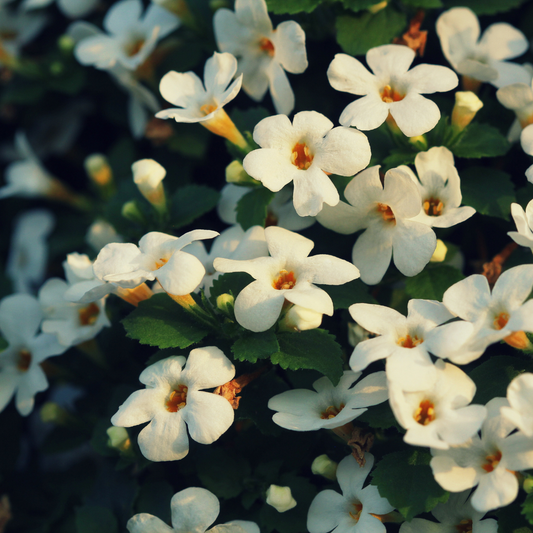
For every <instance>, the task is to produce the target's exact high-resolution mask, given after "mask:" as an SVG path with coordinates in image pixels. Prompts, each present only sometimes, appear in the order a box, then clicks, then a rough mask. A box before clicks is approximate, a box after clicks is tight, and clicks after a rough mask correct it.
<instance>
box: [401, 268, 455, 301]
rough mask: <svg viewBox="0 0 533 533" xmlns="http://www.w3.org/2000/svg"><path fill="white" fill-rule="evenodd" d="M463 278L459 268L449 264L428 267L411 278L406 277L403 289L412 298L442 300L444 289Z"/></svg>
mask: <svg viewBox="0 0 533 533" xmlns="http://www.w3.org/2000/svg"><path fill="white" fill-rule="evenodd" d="M462 279H464V276H463V275H462V274H461V272H460V271H459V270H457V269H456V268H454V267H452V266H449V265H439V266H435V267H428V268H426V269H424V270H422V272H420V274H417V275H416V276H413V277H412V278H406V280H405V291H406V292H407V294H409V296H411V297H412V298H421V299H424V300H438V301H439V302H440V301H442V295H443V294H444V293H445V292H446V289H448V288H449V287H451V286H452V285H453V284H454V283H457V282H458V281H461V280H462Z"/></svg>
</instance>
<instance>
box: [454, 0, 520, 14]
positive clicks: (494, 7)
mask: <svg viewBox="0 0 533 533" xmlns="http://www.w3.org/2000/svg"><path fill="white" fill-rule="evenodd" d="M525 1H526V0H505V1H503V2H502V0H444V5H445V7H446V8H447V9H449V8H450V7H469V8H470V9H471V10H472V11H473V12H474V13H476V14H477V15H494V14H495V13H503V12H505V11H509V10H511V9H514V8H515V7H518V6H521V5H522V4H523V3H524V2H525Z"/></svg>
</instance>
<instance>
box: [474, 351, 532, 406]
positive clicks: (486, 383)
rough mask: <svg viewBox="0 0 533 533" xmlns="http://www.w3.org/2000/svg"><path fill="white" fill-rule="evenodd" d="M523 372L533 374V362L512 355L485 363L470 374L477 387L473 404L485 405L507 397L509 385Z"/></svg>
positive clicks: (496, 357) (500, 356)
mask: <svg viewBox="0 0 533 533" xmlns="http://www.w3.org/2000/svg"><path fill="white" fill-rule="evenodd" d="M522 372H533V361H531V360H530V359H519V358H517V357H513V356H510V355H496V356H493V357H491V358H490V359H487V360H486V361H483V362H482V363H481V364H480V365H479V366H477V367H476V368H474V370H472V371H471V372H470V373H469V374H468V376H469V377H470V378H471V379H472V380H473V381H474V383H475V384H476V387H477V388H476V395H475V397H474V399H473V400H472V403H480V404H483V405H484V404H486V403H487V402H488V401H489V400H492V398H495V397H496V396H502V397H505V396H507V387H508V386H509V383H510V382H511V381H512V380H513V379H514V378H515V377H516V376H518V375H519V374H521V373H522Z"/></svg>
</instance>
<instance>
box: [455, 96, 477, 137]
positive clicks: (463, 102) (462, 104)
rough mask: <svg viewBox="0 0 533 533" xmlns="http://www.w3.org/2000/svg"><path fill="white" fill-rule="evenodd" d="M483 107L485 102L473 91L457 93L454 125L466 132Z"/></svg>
mask: <svg viewBox="0 0 533 533" xmlns="http://www.w3.org/2000/svg"><path fill="white" fill-rule="evenodd" d="M482 107H483V102H482V101H481V100H480V99H479V98H478V97H477V95H476V94H475V93H473V92H472V91H457V92H456V93H455V105H454V106H453V111H452V125H453V126H455V127H456V128H457V129H458V130H460V131H462V130H464V129H465V128H466V127H467V126H468V124H470V122H472V119H473V118H474V117H475V116H476V113H477V112H478V111H479V110H480V109H481V108H482Z"/></svg>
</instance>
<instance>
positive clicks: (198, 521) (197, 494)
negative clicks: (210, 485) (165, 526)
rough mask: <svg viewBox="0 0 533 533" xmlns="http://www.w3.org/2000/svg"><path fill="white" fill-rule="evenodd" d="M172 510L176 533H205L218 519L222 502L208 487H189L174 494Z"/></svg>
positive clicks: (171, 501)
mask: <svg viewBox="0 0 533 533" xmlns="http://www.w3.org/2000/svg"><path fill="white" fill-rule="evenodd" d="M170 510H171V513H172V526H173V530H174V531H175V532H176V533H187V532H189V531H190V532H191V533H204V532H205V531H206V529H207V528H208V527H209V526H210V525H211V524H212V523H213V522H214V521H215V520H216V519H217V516H218V513H219V512H220V504H219V502H218V498H217V497H216V496H215V495H214V494H213V493H212V492H209V491H208V490H207V489H202V488H199V487H189V488H188V489H185V490H182V491H180V492H178V493H177V494H174V496H172V500H170Z"/></svg>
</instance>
